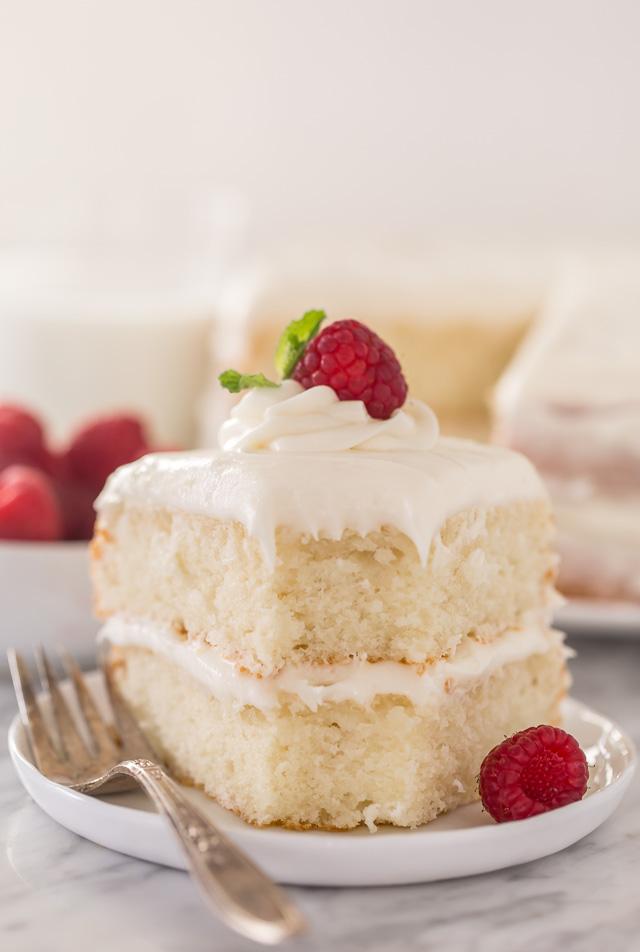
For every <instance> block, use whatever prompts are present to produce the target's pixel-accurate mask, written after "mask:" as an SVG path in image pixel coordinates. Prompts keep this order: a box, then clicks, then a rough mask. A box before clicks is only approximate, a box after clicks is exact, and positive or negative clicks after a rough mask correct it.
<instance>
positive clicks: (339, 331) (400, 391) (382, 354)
mask: <svg viewBox="0 0 640 952" xmlns="http://www.w3.org/2000/svg"><path fill="white" fill-rule="evenodd" d="M291 376H292V377H293V379H294V380H297V381H298V383H300V384H302V386H303V387H304V388H305V390H308V389H309V388H310V387H318V386H321V385H324V386H327V387H331V388H332V390H335V392H336V393H337V395H338V397H339V398H340V399H341V400H362V402H363V403H364V404H365V406H366V408H367V411H368V413H369V415H370V416H372V417H375V418H377V419H379V420H387V419H388V418H389V417H390V416H391V414H392V413H393V411H394V410H397V409H398V407H401V406H402V404H403V403H404V401H405V400H406V397H407V384H406V381H405V379H404V377H403V375H402V370H401V369H400V364H399V363H398V360H397V358H396V356H395V354H394V353H393V351H392V350H391V348H390V347H389V345H388V344H385V342H384V341H383V340H382V339H381V338H380V337H378V335H377V334H374V332H373V331H371V330H369V328H368V327H365V325H364V324H361V323H360V322H359V321H353V320H347V321H336V323H335V324H330V325H329V326H328V327H325V328H324V330H322V331H320V333H319V334H318V335H317V336H316V337H313V338H312V339H311V340H310V341H309V342H308V344H307V345H306V348H305V350H304V354H303V355H302V357H301V358H300V360H299V361H298V363H297V364H296V367H295V370H294V371H293V373H292V375H291Z"/></svg>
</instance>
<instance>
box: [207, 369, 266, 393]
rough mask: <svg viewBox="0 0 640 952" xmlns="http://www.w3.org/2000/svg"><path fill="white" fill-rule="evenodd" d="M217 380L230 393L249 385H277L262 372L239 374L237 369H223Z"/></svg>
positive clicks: (247, 387)
mask: <svg viewBox="0 0 640 952" xmlns="http://www.w3.org/2000/svg"><path fill="white" fill-rule="evenodd" d="M218 380H219V381H220V383H221V384H222V386H223V387H224V388H225V390H229V392H230V393H240V391H241V390H248V389H250V388H251V387H277V386H278V384H277V383H274V382H273V380H267V378H266V377H265V375H264V374H239V373H238V371H237V370H225V371H224V372H223V373H221V374H220V376H219V377H218Z"/></svg>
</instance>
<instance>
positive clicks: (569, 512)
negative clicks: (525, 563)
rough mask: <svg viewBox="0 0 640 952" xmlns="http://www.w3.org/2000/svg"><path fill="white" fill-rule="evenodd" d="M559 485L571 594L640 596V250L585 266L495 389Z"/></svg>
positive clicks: (556, 501)
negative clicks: (610, 260) (639, 252)
mask: <svg viewBox="0 0 640 952" xmlns="http://www.w3.org/2000/svg"><path fill="white" fill-rule="evenodd" d="M494 436H495V439H496V441H497V442H500V443H502V444H504V445H507V446H510V447H512V448H514V449H517V450H520V451H521V452H523V453H525V454H526V455H527V456H528V457H529V458H530V459H531V460H533V462H534V463H535V464H536V466H537V467H538V469H539V471H540V472H541V473H542V474H543V476H544V478H545V480H546V483H547V485H548V488H549V490H550V492H551V497H552V503H553V509H554V514H555V518H556V522H557V526H558V539H557V545H558V550H559V552H560V556H561V562H560V577H559V588H560V589H561V590H562V591H563V592H564V593H565V594H566V595H570V596H582V597H594V598H603V599H619V600H631V601H640V254H639V255H637V256H635V255H634V256H631V255H625V256H624V257H622V258H618V259H617V260H616V261H615V262H612V263H608V262H602V261H600V262H597V263H595V264H594V263H593V262H592V263H591V264H590V265H588V264H587V263H585V264H584V266H582V267H581V268H579V269H578V268H574V269H573V270H572V271H571V272H570V273H568V274H567V277H566V278H565V279H564V280H563V282H562V284H561V286H560V287H559V288H558V289H557V291H556V293H554V294H552V295H551V297H550V300H549V303H548V305H547V307H546V309H545V312H544V314H543V315H542V316H541V318H540V321H539V322H538V323H537V325H536V327H535V328H534V330H533V331H532V332H531V334H530V335H528V336H527V338H526V340H525V342H524V343H523V345H522V347H521V349H520V350H519V352H518V354H517V356H516V357H515V359H514V360H513V362H512V364H511V366H510V367H509V369H508V370H507V372H506V373H505V374H504V376H503V378H502V380H501V381H500V383H499V385H498V387H497V390H496V394H495V433H494Z"/></svg>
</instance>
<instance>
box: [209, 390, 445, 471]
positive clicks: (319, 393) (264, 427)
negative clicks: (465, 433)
mask: <svg viewBox="0 0 640 952" xmlns="http://www.w3.org/2000/svg"><path fill="white" fill-rule="evenodd" d="M437 438H438V419H437V417H436V415H435V413H434V412H433V410H431V409H430V408H429V407H428V406H426V405H425V404H424V403H421V402H420V401H418V400H407V401H406V403H405V404H404V406H403V407H402V408H401V409H399V410H396V411H395V412H394V413H393V414H392V415H391V416H390V417H389V419H388V420H375V419H374V418H373V417H371V416H369V414H368V413H367V410H366V407H365V405H364V403H362V401H361V400H340V398H339V397H338V395H337V394H336V393H335V391H334V390H332V389H331V387H311V388H310V389H308V390H304V389H303V388H302V387H301V386H300V384H299V383H296V381H295V380H285V381H284V382H283V383H282V384H281V385H280V386H279V387H277V388H275V387H265V388H259V389H255V390H250V391H249V392H248V393H247V394H245V396H244V397H243V398H242V400H241V401H240V403H239V404H238V405H237V406H236V407H234V409H233V410H232V411H231V416H230V419H228V420H227V421H226V422H225V423H223V424H222V426H221V427H220V430H219V433H218V442H219V444H220V446H221V448H222V449H223V450H240V451H256V450H275V451H281V452H285V453H314V452H320V453H323V452H324V453H326V452H329V453H331V452H333V453H336V452H343V451H345V450H365V451H374V452H378V451H381V452H385V451H392V450H428V449H431V447H432V446H433V445H434V444H435V442H436V440H437Z"/></svg>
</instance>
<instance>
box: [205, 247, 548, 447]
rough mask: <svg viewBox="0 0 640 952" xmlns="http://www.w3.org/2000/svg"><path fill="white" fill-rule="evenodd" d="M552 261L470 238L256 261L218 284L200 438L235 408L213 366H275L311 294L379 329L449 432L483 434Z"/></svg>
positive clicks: (316, 301)
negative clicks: (222, 287) (282, 341)
mask: <svg viewBox="0 0 640 952" xmlns="http://www.w3.org/2000/svg"><path fill="white" fill-rule="evenodd" d="M342 247H343V248H344V246H342ZM548 270H549V269H548V267H547V266H546V265H545V264H544V263H543V261H542V258H541V256H540V255H539V254H535V255H526V254H524V253H522V254H521V253H513V252H506V251H492V250H486V249H480V248H469V247H466V246H465V247H459V246H458V247H443V246H438V247H432V248H428V247H427V248H422V249H415V248H414V249H412V250H411V251H410V252H408V253H405V252H402V251H400V250H396V251H394V252H393V253H391V252H385V251H382V250H380V249H379V248H371V247H364V246H363V245H358V246H357V247H352V248H349V249H348V250H346V251H341V250H340V248H338V249H337V250H336V249H335V248H334V249H329V248H327V247H326V246H325V247H322V248H320V249H318V248H316V249H311V248H307V249H306V250H298V251H281V252H280V253H279V254H274V255H273V256H272V257H271V258H270V259H263V260H262V261H261V262H258V263H255V264H254V265H252V266H251V265H248V266H247V267H245V268H244V269H243V270H241V271H239V272H237V273H236V275H235V277H234V278H233V279H232V280H230V281H229V282H228V284H227V287H226V291H225V292H224V293H223V295H222V300H221V303H220V307H219V315H218V316H219V319H220V321H219V325H218V328H217V331H216V334H215V337H214V341H213V348H212V350H213V367H212V385H211V388H210V393H209V396H208V397H207V399H206V400H205V403H204V406H203V433H202V437H201V441H202V443H203V445H212V444H213V443H214V442H215V434H216V432H217V428H218V426H219V424H220V423H221V422H222V420H223V419H224V418H225V417H226V416H227V414H228V411H229V403H228V402H227V403H225V404H224V405H221V404H220V395H219V387H218V385H217V374H218V373H219V372H220V371H222V370H224V369H225V368H226V367H228V366H234V367H237V368H238V370H240V371H241V372H244V371H249V370H254V371H255V370H256V369H261V370H263V371H264V372H267V371H270V369H271V367H272V363H273V341H274V339H276V338H277V334H278V332H279V329H280V328H281V327H282V326H283V324H286V323H287V322H288V321H289V320H292V319H294V318H295V317H296V316H298V315H299V314H301V313H303V312H304V311H305V309H308V308H309V307H310V306H313V307H317V308H323V309H324V310H326V311H327V313H328V314H329V315H330V320H331V321H336V320H344V319H345V318H355V319H357V320H360V321H363V322H364V323H366V324H368V325H369V326H371V327H372V328H374V329H375V330H376V332H378V333H379V334H381V335H382V336H383V337H384V339H385V340H387V341H388V342H389V344H390V346H391V347H392V348H393V350H394V351H395V353H396V354H397V355H398V359H399V360H400V361H401V363H402V366H403V368H404V370H405V377H406V379H407V382H408V385H409V388H410V390H411V392H412V393H413V394H415V396H416V397H417V398H418V399H420V400H423V401H424V402H426V403H428V404H429V405H430V406H431V407H433V408H434V410H435V412H436V413H437V414H438V416H439V419H440V421H441V428H442V431H443V432H444V433H449V434H453V435H465V436H473V437H475V438H479V439H483V438H486V437H487V435H488V429H489V416H488V409H487V406H488V397H489V394H490V392H491V389H492V387H493V385H494V384H495V381H496V380H497V379H498V377H499V375H500V373H501V372H502V371H503V369H504V367H505V366H506V364H507V362H508V360H509V359H510V357H511V355H512V354H513V352H514V350H515V349H516V347H517V345H518V343H519V342H520V340H521V338H522V336H523V334H524V333H525V331H526V329H527V328H528V326H529V325H530V323H531V321H532V320H533V318H534V317H535V315H536V314H537V312H538V310H539V308H540V306H541V302H542V299H543V296H544V292H545V289H546V286H547V275H548Z"/></svg>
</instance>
